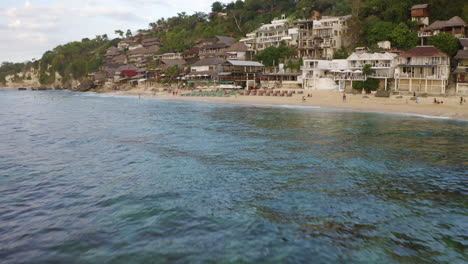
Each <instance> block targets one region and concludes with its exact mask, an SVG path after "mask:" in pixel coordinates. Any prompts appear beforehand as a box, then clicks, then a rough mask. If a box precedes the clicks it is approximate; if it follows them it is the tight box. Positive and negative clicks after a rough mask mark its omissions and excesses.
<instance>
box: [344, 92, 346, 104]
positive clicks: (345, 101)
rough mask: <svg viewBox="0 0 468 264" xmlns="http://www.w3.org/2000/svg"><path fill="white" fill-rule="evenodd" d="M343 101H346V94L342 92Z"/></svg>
mask: <svg viewBox="0 0 468 264" xmlns="http://www.w3.org/2000/svg"><path fill="white" fill-rule="evenodd" d="M343 102H346V94H345V93H343Z"/></svg>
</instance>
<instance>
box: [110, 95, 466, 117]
mask: <svg viewBox="0 0 468 264" xmlns="http://www.w3.org/2000/svg"><path fill="white" fill-rule="evenodd" d="M111 93H112V94H115V95H125V96H129V95H130V96H141V97H142V98H157V99H164V100H183V101H198V102H211V103H220V104H249V105H290V106H309V107H313V106H315V107H320V108H324V109H343V110H354V111H363V112H379V113H395V114H411V115H421V116H431V117H440V118H452V119H459V120H467V121H468V104H467V103H465V104H463V105H460V97H459V96H451V97H426V98H418V100H419V102H418V103H416V101H415V100H411V96H403V98H398V97H397V96H391V97H390V98H380V97H375V96H374V95H367V96H365V95H362V94H346V97H347V98H346V101H343V94H342V93H340V92H336V91H321V90H314V91H307V90H306V91H305V96H306V97H305V101H303V95H299V94H294V95H293V96H292V97H272V96H252V95H249V96H245V95H244V96H242V95H237V96H230V97H196V96H190V97H187V96H180V94H184V93H188V91H179V95H177V96H175V95H172V94H170V93H153V92H152V91H149V90H145V89H133V90H129V91H113V92H111ZM307 94H311V95H312V97H307ZM434 98H437V100H438V101H443V104H434Z"/></svg>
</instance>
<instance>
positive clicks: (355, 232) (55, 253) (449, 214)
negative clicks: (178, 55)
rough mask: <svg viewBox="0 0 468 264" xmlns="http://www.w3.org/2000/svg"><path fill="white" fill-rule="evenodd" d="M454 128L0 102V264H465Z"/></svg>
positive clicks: (196, 106) (159, 105)
mask: <svg viewBox="0 0 468 264" xmlns="http://www.w3.org/2000/svg"><path fill="white" fill-rule="evenodd" d="M467 254H468V122H464V121H457V120H441V119H431V118H422V117H416V116H404V115H390V114H376V113H359V112H351V111H337V110H326V109H310V108H290V107H273V106H263V107H261V106H245V105H221V104H209V103H192V102H177V101H162V100H144V99H141V100H139V99H138V98H130V97H129V98H126V97H112V96H108V95H98V94H93V93H73V92H56V91H0V263H2V264H4V263H466V262H467V261H468V255H467Z"/></svg>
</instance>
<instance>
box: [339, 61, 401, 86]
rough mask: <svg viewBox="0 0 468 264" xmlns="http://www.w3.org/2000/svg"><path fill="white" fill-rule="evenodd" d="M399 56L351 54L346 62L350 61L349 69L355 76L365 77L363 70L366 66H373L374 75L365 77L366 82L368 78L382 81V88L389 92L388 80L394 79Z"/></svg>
mask: <svg viewBox="0 0 468 264" xmlns="http://www.w3.org/2000/svg"><path fill="white" fill-rule="evenodd" d="M397 56H398V55H397V54H395V53H389V52H386V53H359V52H355V53H353V54H351V56H349V57H348V58H347V59H346V60H347V61H348V69H349V70H351V71H353V73H354V74H353V75H354V76H363V75H362V70H363V68H364V66H365V65H371V69H372V71H373V73H372V74H371V75H370V76H364V80H365V79H366V78H367V77H372V78H375V79H378V80H380V88H384V89H385V90H387V87H388V80H389V79H393V77H394V73H395V68H396V66H397V65H396V60H395V58H396V57H397Z"/></svg>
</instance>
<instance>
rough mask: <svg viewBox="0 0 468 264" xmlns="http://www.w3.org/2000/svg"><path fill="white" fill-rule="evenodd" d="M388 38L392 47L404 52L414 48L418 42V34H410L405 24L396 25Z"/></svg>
mask: <svg viewBox="0 0 468 264" xmlns="http://www.w3.org/2000/svg"><path fill="white" fill-rule="evenodd" d="M389 37H390V39H391V41H392V44H393V46H395V47H397V48H400V49H404V50H409V49H412V48H414V47H416V45H417V43H418V41H419V38H418V33H416V32H412V31H411V30H410V29H409V28H408V26H407V25H406V24H405V23H400V24H398V25H397V26H396V27H395V28H394V29H393V31H392V33H390V35H389Z"/></svg>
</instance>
